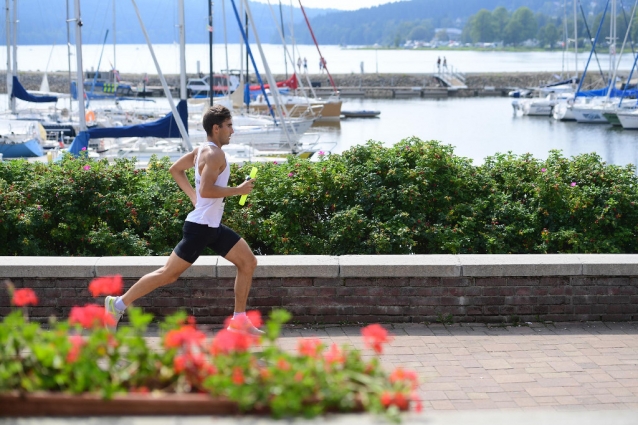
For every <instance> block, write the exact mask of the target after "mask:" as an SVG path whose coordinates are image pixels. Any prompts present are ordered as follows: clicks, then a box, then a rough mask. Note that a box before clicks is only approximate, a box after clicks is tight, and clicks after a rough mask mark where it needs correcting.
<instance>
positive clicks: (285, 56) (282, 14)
mask: <svg viewBox="0 0 638 425" xmlns="http://www.w3.org/2000/svg"><path fill="white" fill-rule="evenodd" d="M279 19H280V20H281V34H283V37H284V40H285V39H286V30H285V28H284V12H283V9H282V8H281V0H279ZM284 67H285V68H286V80H287V79H288V58H287V55H286V43H284Z"/></svg>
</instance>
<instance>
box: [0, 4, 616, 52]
mask: <svg viewBox="0 0 638 425" xmlns="http://www.w3.org/2000/svg"><path fill="white" fill-rule="evenodd" d="M344 1H347V0H344ZM113 2H115V3H116V13H115V14H116V19H115V20H113ZM12 3H13V2H12ZM69 3H70V9H71V11H70V14H71V17H73V3H74V2H73V1H69ZM136 3H137V5H138V7H139V10H140V13H141V15H142V18H143V20H144V24H145V26H146V29H147V31H148V33H149V36H150V38H151V41H152V42H153V43H177V42H178V41H179V30H178V27H177V23H178V17H179V11H178V6H177V5H178V2H177V1H176V0H137V2H136ZM240 3H241V2H240V1H239V0H234V4H235V5H237V7H239V4H240ZM270 3H271V5H272V11H271V9H270V7H269V6H268V4H264V3H256V2H251V9H252V13H253V16H254V18H255V21H256V26H257V28H258V31H259V35H260V38H261V41H262V42H268V43H279V42H280V38H279V36H278V28H279V26H280V25H281V24H280V21H279V19H280V18H281V17H282V16H283V18H284V22H285V25H286V27H288V26H289V22H290V20H291V13H290V4H291V2H290V1H288V0H282V1H281V2H279V1H278V0H271V1H270ZM280 3H281V4H282V6H281V10H280ZM568 3H570V5H571V1H569V2H568ZM603 3H604V2H602V1H591V2H587V5H586V6H585V7H586V8H589V9H590V10H588V12H591V13H598V12H599V11H600V9H602V7H604V4H603ZM17 4H18V20H19V22H20V23H19V25H18V32H17V34H18V35H17V39H18V44H20V45H25V44H40V45H53V44H57V45H59V44H66V42H67V28H66V24H65V22H66V3H65V1H63V0H20V1H19V2H17ZM232 5H233V1H231V0H216V1H213V8H214V10H213V14H214V17H215V18H214V25H213V26H214V40H215V43H222V42H223V41H224V23H225V24H226V28H227V31H226V39H227V40H228V42H231V43H236V42H239V41H240V33H239V30H238V24H237V19H236V17H235V13H234V10H233V6H232ZM292 5H293V6H295V5H297V1H293V2H292ZM563 5H564V0H553V1H550V0H403V1H400V2H396V3H388V4H384V5H381V6H376V7H371V8H365V9H360V10H356V11H347V12H343V11H337V10H329V9H311V8H310V9H308V8H307V9H306V12H307V13H308V15H309V17H310V21H311V24H312V26H313V30H314V32H315V35H316V36H317V39H318V40H319V43H321V44H349V45H372V44H375V43H378V44H383V45H392V44H397V41H398V40H399V39H401V38H404V37H405V36H406V34H407V33H408V32H409V31H410V30H411V29H412V28H414V27H415V26H424V27H427V28H429V29H430V31H433V30H434V28H458V29H462V28H463V27H464V25H465V24H466V23H467V21H468V19H469V18H470V17H471V16H472V15H474V14H476V13H477V12H478V11H479V10H481V9H487V10H490V11H492V10H494V9H496V8H497V7H499V6H504V7H505V8H507V9H508V10H509V11H510V12H512V11H514V10H516V9H517V8H519V7H522V6H526V7H528V8H530V9H531V10H532V11H533V12H534V13H542V14H544V15H548V16H562V14H563ZM81 7H82V9H81V10H82V21H83V24H84V25H83V27H82V41H83V43H85V44H101V43H102V42H103V40H104V38H105V33H106V31H107V30H109V35H108V37H107V40H106V42H107V43H109V44H110V43H112V42H113V26H114V23H115V27H116V31H115V36H116V41H117V43H119V44H127V43H136V44H142V43H145V40H144V36H143V33H142V30H141V29H140V25H139V22H138V19H137V15H136V14H135V11H134V9H133V6H132V4H131V2H128V1H121V0H102V1H82V2H81ZM570 7H571V6H570ZM185 9H186V11H185V16H186V42H187V43H207V42H208V30H207V25H208V3H207V1H203V0H186V1H185ZM224 12H225V13H224ZM273 15H275V18H276V19H277V22H275V20H274V19H273ZM3 18H4V16H2V18H0V43H2V44H4V43H5V36H6V31H5V25H6V23H5V19H3ZM224 18H225V19H224ZM241 19H242V21H243V17H242V18H241ZM292 20H293V21H294V22H295V39H296V41H297V42H298V43H304V44H309V43H312V39H311V37H310V33H309V31H308V29H307V27H306V25H305V22H304V21H303V16H302V14H301V11H300V9H299V8H298V7H293V16H292ZM249 33H251V34H252V29H251V30H250V31H249ZM70 34H71V43H75V37H74V27H73V24H71V29H70ZM286 34H287V35H289V34H290V32H289V31H288V28H287V30H286Z"/></svg>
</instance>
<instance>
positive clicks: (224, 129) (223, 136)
mask: <svg viewBox="0 0 638 425" xmlns="http://www.w3.org/2000/svg"><path fill="white" fill-rule="evenodd" d="M215 127H217V128H218V131H217V140H219V143H220V144H221V146H225V145H227V144H229V143H230V136H231V135H232V134H233V133H234V132H235V131H234V130H233V120H232V118H229V119H227V120H226V121H224V122H223V123H222V124H221V125H216V126H215Z"/></svg>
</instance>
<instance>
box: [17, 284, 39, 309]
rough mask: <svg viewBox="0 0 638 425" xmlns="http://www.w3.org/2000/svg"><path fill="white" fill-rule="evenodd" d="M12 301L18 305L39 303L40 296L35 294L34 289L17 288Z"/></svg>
mask: <svg viewBox="0 0 638 425" xmlns="http://www.w3.org/2000/svg"><path fill="white" fill-rule="evenodd" d="M12 302H13V305H15V306H17V307H24V306H27V305H29V304H31V305H36V304H37V303H38V297H36V296H35V292H33V289H29V288H23V289H16V290H15V292H14V293H13V300H12Z"/></svg>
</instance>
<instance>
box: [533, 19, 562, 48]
mask: <svg viewBox="0 0 638 425" xmlns="http://www.w3.org/2000/svg"><path fill="white" fill-rule="evenodd" d="M559 35H560V34H559V31H558V28H557V27H556V25H554V23H553V22H548V23H547V24H546V25H545V26H543V27H541V29H539V30H538V35H537V36H536V38H538V41H539V42H540V44H541V47H545V46H549V48H550V49H552V50H553V49H554V46H555V45H556V42H558V38H559Z"/></svg>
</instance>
